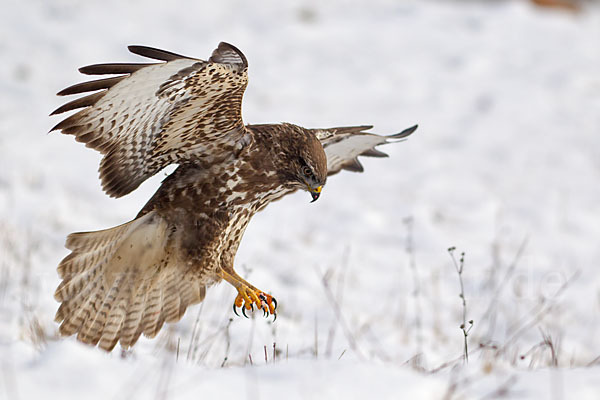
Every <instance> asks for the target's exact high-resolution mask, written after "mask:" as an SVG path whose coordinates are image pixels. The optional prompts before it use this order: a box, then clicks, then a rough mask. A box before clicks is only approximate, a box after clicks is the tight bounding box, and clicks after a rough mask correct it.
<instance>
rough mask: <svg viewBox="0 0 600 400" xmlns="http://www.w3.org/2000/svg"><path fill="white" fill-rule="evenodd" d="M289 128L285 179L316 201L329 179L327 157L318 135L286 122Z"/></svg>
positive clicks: (284, 148) (283, 147)
mask: <svg viewBox="0 0 600 400" xmlns="http://www.w3.org/2000/svg"><path fill="white" fill-rule="evenodd" d="M285 125H286V126H287V127H288V128H289V129H286V130H287V132H286V133H287V135H286V140H285V142H286V143H285V145H284V146H282V150H283V151H284V152H285V159H286V165H285V170H286V173H285V179H286V181H287V182H286V183H287V184H288V185H290V186H291V187H293V188H295V189H301V190H306V191H307V192H309V193H310V195H311V196H312V201H315V200H317V199H318V198H319V196H320V195H321V190H322V189H323V185H325V181H326V180H327V157H326V155H325V150H323V146H322V145H321V142H320V141H319V139H317V138H316V136H315V135H314V134H313V133H312V132H310V131H308V130H306V129H303V128H300V127H297V126H295V125H291V124H285Z"/></svg>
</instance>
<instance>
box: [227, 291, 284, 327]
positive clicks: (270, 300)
mask: <svg viewBox="0 0 600 400" xmlns="http://www.w3.org/2000/svg"><path fill="white" fill-rule="evenodd" d="M237 290H238V295H237V297H236V298H235V300H234V302H233V312H234V313H235V314H236V315H239V314H238V313H237V309H238V308H241V309H242V314H243V315H244V317H246V318H248V316H247V315H246V310H251V311H254V305H255V304H256V308H257V309H259V310H263V313H264V315H265V317H268V316H269V315H273V316H274V319H273V321H275V319H277V313H276V312H275V310H276V309H277V300H275V298H274V297H273V296H271V295H270V294H267V293H265V292H263V291H261V290H258V289H256V288H251V287H249V286H246V285H242V286H240V287H238V288H237Z"/></svg>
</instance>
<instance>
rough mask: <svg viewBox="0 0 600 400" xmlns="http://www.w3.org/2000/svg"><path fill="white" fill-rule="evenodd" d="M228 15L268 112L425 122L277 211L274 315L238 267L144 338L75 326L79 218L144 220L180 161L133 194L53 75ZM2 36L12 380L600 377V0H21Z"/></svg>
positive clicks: (208, 27) (53, 394)
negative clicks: (79, 135) (239, 306)
mask: <svg viewBox="0 0 600 400" xmlns="http://www.w3.org/2000/svg"><path fill="white" fill-rule="evenodd" d="M219 41H228V42H231V43H233V44H235V45H236V46H238V47H239V48H240V49H242V51H243V52H244V53H245V54H246V56H247V58H248V60H249V64H250V72H249V73H250V84H249V87H248V89H247V92H246V95H245V101H244V110H243V115H244V119H245V121H246V122H247V123H261V122H280V121H289V122H294V123H297V124H300V125H303V126H308V127H330V126H339V125H357V124H373V125H374V126H375V129H374V131H375V132H378V133H393V132H397V131H399V130H401V129H403V128H406V127H408V126H410V125H412V124H414V123H419V125H420V128H419V130H418V131H417V132H416V133H415V134H414V135H413V137H411V138H410V140H408V141H406V142H403V143H401V144H397V145H393V146H388V147H387V148H385V149H384V150H385V151H386V152H388V153H389V154H390V156H391V157H390V158H389V159H382V160H380V159H367V160H365V161H364V165H365V169H366V171H365V173H364V174H352V173H344V174H340V175H339V176H335V177H334V178H333V179H331V180H330V181H329V182H328V184H327V186H326V188H325V190H324V193H323V195H322V196H321V198H320V199H319V201H318V202H316V203H314V204H309V203H308V201H309V198H308V196H307V195H306V193H300V194H296V195H293V196H291V197H289V198H286V199H284V200H282V201H280V202H278V203H275V204H273V205H271V206H269V207H268V208H267V210H266V211H265V212H263V213H261V214H259V215H257V216H256V217H255V218H254V220H253V221H252V223H251V224H250V226H249V228H248V230H247V232H246V235H245V237H244V240H243V242H242V246H241V248H240V251H239V253H238V256H237V259H236V263H237V267H236V268H237V269H238V271H239V272H240V273H241V274H242V275H243V276H245V277H248V278H249V280H250V281H251V282H253V283H254V284H256V285H257V286H258V287H261V288H264V289H266V290H268V291H270V292H271V293H272V294H273V295H274V296H276V297H277V300H278V302H279V305H280V308H279V315H278V318H277V321H276V322H275V323H272V322H271V321H269V320H265V319H263V318H261V317H257V318H251V319H249V320H246V319H244V318H237V317H235V316H234V315H233V314H232V312H231V302H232V300H233V298H234V295H235V293H234V290H233V288H231V287H230V286H229V285H226V284H222V285H219V286H217V287H214V288H212V289H211V290H210V291H209V295H208V296H207V300H206V301H205V302H204V303H203V304H202V305H199V306H195V307H193V308H191V309H190V310H188V312H187V314H186V316H185V317H184V319H183V321H181V322H180V323H178V324H175V325H173V326H170V327H169V328H168V329H164V331H163V334H161V335H160V337H159V338H157V339H155V340H145V339H143V340H141V341H140V343H138V344H137V345H136V347H135V348H134V350H133V351H131V352H127V353H120V351H119V350H118V349H117V350H115V351H114V352H113V353H112V354H105V353H103V352H102V351H100V350H98V349H94V348H88V347H86V346H83V345H81V344H79V343H77V342H76V341H75V340H74V339H73V338H68V339H58V338H57V337H56V330H57V326H56V325H55V324H54V323H53V316H54V312H55V311H56V308H57V303H56V302H55V301H54V299H53V298H52V295H53V293H54V289H55V287H56V285H57V284H58V277H57V275H56V270H55V268H56V265H57V263H58V262H59V261H60V259H61V258H62V257H64V256H65V255H66V254H67V250H65V249H64V248H63V243H64V238H65V236H66V235H67V234H68V233H70V232H74V231H82V230H96V229H101V228H107V227H110V226H114V225H117V224H120V223H122V222H125V221H128V220H130V219H131V218H132V217H133V216H134V215H135V214H136V213H137V211H138V209H139V208H140V207H141V206H142V205H143V204H144V203H145V202H146V200H147V199H148V198H149V196H151V194H152V193H153V191H154V190H155V189H156V187H157V186H158V184H159V182H160V180H161V179H162V178H163V177H164V174H161V175H160V176H157V177H155V178H154V179H152V180H151V181H149V182H147V183H145V184H144V185H143V186H142V187H141V188H140V190H138V191H137V192H135V193H134V194H132V195H129V196H127V197H126V198H123V199H119V200H113V199H109V198H108V197H107V196H105V195H104V194H103V193H102V191H101V189H100V183H99V181H98V179H97V166H98V161H99V156H98V154H96V153H95V152H93V151H91V150H88V149H86V148H85V147H84V146H82V145H81V144H79V143H76V142H75V141H74V140H73V139H72V138H71V137H66V136H60V135H58V134H51V135H46V134H45V133H46V132H47V131H48V130H49V129H50V128H51V127H52V126H53V125H54V124H55V123H56V122H57V120H58V119H53V118H49V117H47V115H48V114H49V112H50V111H52V110H53V109H54V108H56V107H57V106H58V105H60V104H61V101H62V100H61V99H59V98H57V97H55V96H54V93H56V92H57V91H58V90H60V89H62V88H64V87H66V86H68V85H70V84H72V83H75V82H78V81H81V80H83V79H84V77H83V76H81V75H79V74H78V72H77V67H80V66H83V65H87V64H92V63H97V62H109V61H136V57H135V56H133V55H131V54H128V53H127V52H126V48H125V46H126V45H127V44H145V45H150V46H155V47H159V48H165V49H169V50H172V51H175V52H178V53H182V54H188V55H191V56H196V57H200V58H205V57H207V56H208V55H209V54H210V52H211V51H212V49H213V48H214V47H215V46H216V45H217V43H218V42H219ZM0 57H1V59H2V60H3V62H2V63H1V64H0V252H1V253H0V254H1V257H0V321H1V325H0V326H1V327H2V329H0V369H1V371H0V398H6V399H30V398H38V397H42V396H44V397H49V398H59V397H60V398H76V397H79V398H86V399H87V398H98V399H106V398H117V399H130V398H140V399H141V398H148V397H151V398H152V397H155V398H169V399H181V398H201V397H204V398H210V397H212V398H222V399H229V398H239V397H244V398H253V399H257V398H284V397H285V398H298V399H307V398H365V397H368V398H427V399H429V398H431V399H434V398H446V399H479V398H503V397H504V398H527V399H563V398H570V399H597V398H600V274H599V272H598V270H599V269H598V268H599V266H598V262H599V260H600V185H599V182H600V135H599V133H600V73H599V71H600V10H599V9H598V7H594V6H589V7H588V8H586V9H584V11H583V12H582V13H578V14H573V13H566V12H560V11H549V10H545V9H540V8H535V7H534V6H532V5H530V3H529V2H524V1H507V2H450V1H445V2H442V1H438V2H434V1H393V0H375V1H369V2H366V1H365V2H361V1H341V0H339V1H328V2H320V1H316V0H314V1H288V2H281V1H275V0H269V1H264V2H248V1H234V0H225V1H219V2H216V1H214V2H185V1H171V2H166V1H148V2H142V1H134V0H104V1H86V2H78V1H75V0H56V1H53V2H48V1H41V0H29V1H18V0H3V2H2V12H0ZM450 246H456V247H457V250H456V251H455V256H456V257H457V258H459V257H460V253H461V252H463V251H464V252H465V253H466V256H465V263H464V271H463V274H462V280H463V283H464V294H465V298H466V302H467V315H466V319H467V320H470V319H472V320H473V327H472V329H471V330H470V332H469V337H468V344H469V351H470V357H469V360H470V362H469V364H468V365H465V363H464V362H463V361H462V359H461V355H462V352H463V336H462V332H461V330H460V329H459V325H460V324H461V323H462V311H463V309H462V306H461V299H460V298H459V296H458V294H459V292H460V289H459V279H458V274H457V273H456V271H455V269H454V266H453V264H452V259H451V258H450V256H449V254H448V252H447V249H448V248H449V247H450ZM265 354H266V356H265ZM265 358H266V361H265Z"/></svg>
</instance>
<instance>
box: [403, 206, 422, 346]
mask: <svg viewBox="0 0 600 400" xmlns="http://www.w3.org/2000/svg"><path fill="white" fill-rule="evenodd" d="M403 222H404V225H406V245H405V250H406V254H407V255H408V266H409V268H410V271H411V274H412V279H413V292H412V296H413V301H414V306H415V338H416V343H417V353H418V354H421V353H422V352H423V332H422V331H423V328H422V326H423V324H422V322H421V314H422V311H421V299H420V297H421V285H420V283H419V273H418V270H417V261H416V258H415V247H414V240H413V225H414V220H413V218H412V217H408V218H405V219H404V221H403Z"/></svg>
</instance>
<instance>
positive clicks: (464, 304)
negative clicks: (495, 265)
mask: <svg viewBox="0 0 600 400" xmlns="http://www.w3.org/2000/svg"><path fill="white" fill-rule="evenodd" d="M455 250H456V247H450V248H449V249H448V253H449V254H450V258H451V259H452V263H453V264H454V268H455V269H456V273H457V274H458V282H459V283H460V294H459V295H458V296H459V297H460V299H461V300H462V324H461V325H460V330H461V331H462V333H463V339H464V342H463V346H464V349H463V350H464V354H463V357H464V360H465V362H466V363H468V362H469V343H468V337H469V332H470V331H471V328H473V320H472V319H471V320H469V321H468V322H469V327H468V328H467V300H466V299H465V286H464V284H463V279H462V273H463V268H464V265H465V253H464V252H463V253H461V254H460V260H459V261H458V262H457V261H456V258H455V257H454V251H455Z"/></svg>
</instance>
